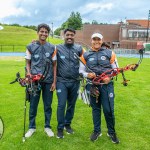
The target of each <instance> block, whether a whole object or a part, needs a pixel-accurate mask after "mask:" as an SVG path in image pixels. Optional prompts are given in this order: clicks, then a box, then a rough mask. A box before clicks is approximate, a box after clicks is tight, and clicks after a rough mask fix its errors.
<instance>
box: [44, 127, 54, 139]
mask: <svg viewBox="0 0 150 150" xmlns="http://www.w3.org/2000/svg"><path fill="white" fill-rule="evenodd" d="M44 131H45V132H46V134H47V135H48V136H49V137H53V136H54V133H53V131H52V130H51V129H50V128H45V129H44Z"/></svg>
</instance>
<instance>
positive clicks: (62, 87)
mask: <svg viewBox="0 0 150 150" xmlns="http://www.w3.org/2000/svg"><path fill="white" fill-rule="evenodd" d="M79 86H80V82H79V81H76V82H57V85H56V89H57V97H58V107H57V121H58V126H57V129H58V130H59V129H62V130H63V129H64V126H65V125H70V124H71V121H72V119H73V116H74V111H75V104H76V100H77V97H78V91H79ZM66 104H67V107H66Z"/></svg>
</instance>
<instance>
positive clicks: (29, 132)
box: [25, 129, 36, 138]
mask: <svg viewBox="0 0 150 150" xmlns="http://www.w3.org/2000/svg"><path fill="white" fill-rule="evenodd" d="M35 131H36V129H29V130H28V131H27V133H26V134H25V137H26V138H29V137H31V136H32V135H33V133H34V132H35Z"/></svg>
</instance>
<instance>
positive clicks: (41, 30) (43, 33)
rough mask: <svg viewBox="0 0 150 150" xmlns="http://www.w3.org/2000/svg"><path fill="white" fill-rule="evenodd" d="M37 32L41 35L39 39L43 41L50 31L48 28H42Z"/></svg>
mask: <svg viewBox="0 0 150 150" xmlns="http://www.w3.org/2000/svg"><path fill="white" fill-rule="evenodd" d="M37 34H38V36H39V41H40V42H42V43H43V42H46V39H47V37H48V35H49V32H48V30H47V29H46V28H40V30H39V31H38V33H37Z"/></svg>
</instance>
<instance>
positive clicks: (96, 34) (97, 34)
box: [91, 33, 103, 39]
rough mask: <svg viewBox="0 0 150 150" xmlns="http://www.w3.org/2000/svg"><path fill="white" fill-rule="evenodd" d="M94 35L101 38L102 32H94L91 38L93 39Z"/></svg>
mask: <svg viewBox="0 0 150 150" xmlns="http://www.w3.org/2000/svg"><path fill="white" fill-rule="evenodd" d="M95 37H98V38H100V39H102V38H103V36H102V34H100V33H94V34H92V36H91V39H93V38H95Z"/></svg>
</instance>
